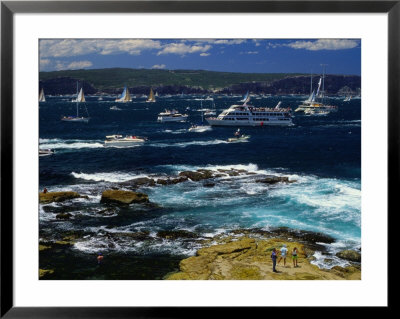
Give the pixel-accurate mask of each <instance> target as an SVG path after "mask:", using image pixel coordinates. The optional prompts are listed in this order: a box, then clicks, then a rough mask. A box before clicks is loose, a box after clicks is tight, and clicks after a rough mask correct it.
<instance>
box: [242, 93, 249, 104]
mask: <svg viewBox="0 0 400 319" xmlns="http://www.w3.org/2000/svg"><path fill="white" fill-rule="evenodd" d="M248 97H249V91H247V93H246V94H245V95H244V96H243V99H242V100H240V102H245V103H246V102H248V101H247V99H248Z"/></svg>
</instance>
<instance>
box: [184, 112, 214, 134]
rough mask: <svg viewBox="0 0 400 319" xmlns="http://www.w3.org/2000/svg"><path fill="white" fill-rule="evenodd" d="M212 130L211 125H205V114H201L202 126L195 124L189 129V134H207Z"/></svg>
mask: <svg viewBox="0 0 400 319" xmlns="http://www.w3.org/2000/svg"><path fill="white" fill-rule="evenodd" d="M209 129H211V126H210V125H204V113H203V112H202V113H201V125H196V124H193V125H192V126H191V127H189V129H188V131H189V132H199V133H201V132H205V131H208V130H209Z"/></svg>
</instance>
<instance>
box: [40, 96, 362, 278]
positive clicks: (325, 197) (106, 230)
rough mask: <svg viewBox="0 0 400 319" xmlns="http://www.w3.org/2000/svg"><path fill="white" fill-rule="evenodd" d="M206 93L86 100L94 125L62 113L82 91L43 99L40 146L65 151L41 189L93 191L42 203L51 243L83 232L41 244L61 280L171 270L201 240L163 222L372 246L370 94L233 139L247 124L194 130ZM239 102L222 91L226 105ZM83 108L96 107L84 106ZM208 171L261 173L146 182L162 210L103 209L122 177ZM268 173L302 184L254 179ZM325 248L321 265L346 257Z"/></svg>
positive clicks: (43, 175)
mask: <svg viewBox="0 0 400 319" xmlns="http://www.w3.org/2000/svg"><path fill="white" fill-rule="evenodd" d="M199 98H200V97H199V96H185V97H183V98H182V97H180V96H174V97H170V98H162V97H160V98H158V100H157V102H156V103H145V99H134V100H133V102H131V103H126V104H118V107H119V108H121V110H120V111H115V110H110V107H111V106H113V105H116V103H115V102H113V100H114V99H113V98H111V97H109V98H107V97H106V98H104V100H103V101H98V100H97V98H95V97H87V103H86V107H87V109H88V112H89V114H90V117H91V120H90V122H89V123H71V122H62V121H60V118H61V117H62V116H63V115H71V114H75V112H76V104H75V103H71V102H70V100H71V98H67V97H47V102H46V103H41V104H40V108H39V117H40V119H39V121H40V135H39V136H40V140H39V146H40V147H41V148H52V149H54V150H55V154H54V155H52V156H48V157H41V158H40V161H39V162H40V166H39V184H40V190H42V189H43V188H44V187H47V189H48V190H49V191H57V190H73V191H77V192H78V193H80V194H82V195H87V196H88V197H89V199H76V200H72V201H68V202H63V203H53V204H48V205H39V221H40V234H39V237H40V239H41V240H48V239H52V238H53V239H57V238H59V237H60V236H61V237H62V235H63V234H68V232H71V231H74V232H77V233H80V234H81V237H80V238H79V239H78V240H77V241H76V243H75V244H74V245H73V246H72V247H71V248H68V249H62V250H59V251H58V253H54V252H52V253H50V252H46V251H44V252H42V253H41V255H40V261H39V262H40V266H41V268H46V269H47V268H53V269H55V270H56V271H55V273H54V277H53V278H56V279H160V278H162V277H163V276H164V275H165V274H166V273H168V272H170V271H173V270H175V269H176V268H177V265H178V262H179V260H180V259H182V258H185V257H187V256H191V255H193V254H195V252H196V250H197V249H198V248H199V247H200V243H199V242H198V241H197V240H189V239H176V240H165V239H163V240H162V239H160V238H158V237H157V235H156V234H157V232H158V231H160V230H188V231H191V232H194V233H196V234H198V236H199V237H200V238H205V237H211V236H214V235H217V234H224V233H226V234H228V233H229V232H230V231H231V230H235V229H239V228H263V229H268V228H271V227H281V226H286V227H290V228H293V229H299V230H309V231H316V232H322V233H325V234H328V235H330V236H332V237H334V238H335V239H336V242H335V243H334V244H332V245H329V247H327V250H328V251H329V252H331V253H332V254H333V255H334V253H335V252H336V251H337V250H340V249H343V248H354V247H360V246H361V100H359V99H358V100H357V99H354V100H352V101H350V102H343V101H342V99H328V102H330V103H331V104H333V105H337V106H338V107H339V110H338V112H336V113H331V114H329V115H327V116H304V115H299V114H297V113H294V115H295V117H294V118H293V123H294V125H293V126H290V127H267V126H264V127H258V128H246V127H243V128H241V131H242V132H243V133H245V134H248V135H251V138H250V139H249V140H247V141H244V142H240V143H227V142H226V140H227V138H228V137H231V136H232V135H233V133H234V131H235V129H236V128H232V127H213V128H209V129H206V130H204V131H202V132H189V131H188V128H189V127H190V125H191V123H198V124H199V123H200V122H201V112H199V111H197V110H198V109H200V108H202V107H203V108H205V107H211V102H209V101H203V104H202V105H201V102H200V101H199ZM239 99H240V98H231V97H222V96H220V97H218V96H217V97H215V105H216V108H217V110H218V111H217V113H218V114H219V113H220V112H221V111H222V110H223V109H225V108H227V107H229V106H230V105H231V104H233V103H237V102H238V100H239ZM302 100H304V97H303V98H301V97H293V96H286V97H279V98H278V97H269V98H264V99H254V100H252V104H253V105H255V106H268V107H274V106H275V105H276V104H277V103H278V102H279V101H282V106H283V107H291V108H292V109H295V108H296V107H297V105H299V104H301V101H302ZM208 104H210V105H208ZM165 108H176V109H178V110H179V111H181V112H185V113H188V114H189V119H188V122H186V123H157V122H156V119H157V114H158V113H159V112H161V111H163V110H164V109H165ZM187 108H190V110H187V111H185V110H186V109H187ZM80 112H81V114H85V109H84V107H83V106H80ZM111 134H122V135H125V134H127V135H128V134H129V135H139V136H146V137H148V139H149V140H148V142H146V143H145V144H144V145H142V146H135V147H130V148H113V147H107V148H105V147H104V146H103V142H104V139H105V136H106V135H111ZM200 168H206V169H210V170H215V171H216V170H218V169H230V168H236V169H245V170H247V171H249V172H252V173H255V174H254V175H240V176H236V177H229V178H222V179H221V180H220V181H219V182H216V184H215V186H214V187H204V185H203V182H191V181H188V182H184V183H180V184H176V185H169V186H155V187H143V188H142V189H140V191H142V192H144V193H146V194H148V195H149V199H150V201H151V202H154V203H157V204H158V205H159V206H160V207H159V208H156V209H155V208H148V207H141V206H138V205H132V206H129V207H121V208H119V207H114V208H112V209H111V210H110V211H109V212H108V213H107V214H100V213H99V211H101V210H104V209H105V206H104V205H102V204H100V198H101V192H102V191H103V190H105V189H108V188H110V187H117V186H116V183H120V182H123V181H128V180H130V179H133V178H136V177H160V176H170V175H177V174H178V173H179V172H181V171H184V170H196V169H200ZM268 174H273V175H283V176H289V178H290V179H291V180H294V181H296V182H294V183H290V184H277V185H273V186H271V185H265V184H261V183H256V182H255V180H256V179H257V178H258V177H260V176H262V175H268ZM118 187H119V188H121V187H120V186H118ZM62 211H63V212H69V213H71V214H72V218H71V219H70V220H68V221H58V220H57V219H56V217H55V216H56V214H57V213H59V212H62ZM143 231H146V232H149V236H148V238H147V239H145V240H143V239H142V240H136V239H133V238H131V237H129V236H123V235H121V234H123V233H132V232H143ZM99 252H101V253H103V254H105V263H104V264H105V265H104V266H102V267H101V268H99V267H98V265H97V264H96V261H95V257H96V255H97V253H99ZM66 256H68V257H66ZM315 257H316V260H315V261H314V263H316V264H317V265H318V266H320V267H327V268H329V267H331V266H333V265H335V264H343V261H341V260H339V259H337V258H336V259H335V258H333V259H334V260H333V261H332V258H331V260H330V264H329V265H328V264H326V263H325V262H324V260H325V258H326V256H324V255H321V254H318V252H317V253H316V255H315Z"/></svg>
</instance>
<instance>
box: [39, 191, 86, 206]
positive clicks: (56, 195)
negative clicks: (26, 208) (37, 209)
mask: <svg viewBox="0 0 400 319" xmlns="http://www.w3.org/2000/svg"><path fill="white" fill-rule="evenodd" d="M74 198H88V197H87V196H82V195H79V194H78V193H77V192H71V191H65V192H47V193H43V192H41V193H39V203H41V204H50V203H53V202H63V201H66V200H68V199H74Z"/></svg>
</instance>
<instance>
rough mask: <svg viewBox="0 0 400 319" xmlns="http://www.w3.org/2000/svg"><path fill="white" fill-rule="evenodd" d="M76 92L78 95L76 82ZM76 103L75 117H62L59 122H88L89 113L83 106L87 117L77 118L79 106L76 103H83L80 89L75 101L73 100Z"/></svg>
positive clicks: (83, 98) (83, 99) (83, 97)
mask: <svg viewBox="0 0 400 319" xmlns="http://www.w3.org/2000/svg"><path fill="white" fill-rule="evenodd" d="M76 92H77V93H78V82H76ZM73 101H75V102H76V116H73V115H70V116H63V117H62V118H61V121H65V122H84V123H88V122H89V119H90V117H89V113H88V111H87V108H86V105H85V109H86V114H87V115H88V117H83V116H79V105H78V103H80V102H85V96H84V95H83V90H82V88H81V90H80V92H79V93H78V94H77V97H76V99H75V100H73Z"/></svg>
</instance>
